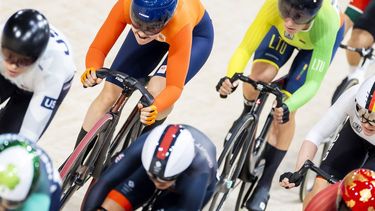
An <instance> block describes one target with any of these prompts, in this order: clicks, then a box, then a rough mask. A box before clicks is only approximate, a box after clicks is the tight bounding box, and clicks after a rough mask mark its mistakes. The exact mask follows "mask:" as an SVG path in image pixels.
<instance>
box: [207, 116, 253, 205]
mask: <svg viewBox="0 0 375 211" xmlns="http://www.w3.org/2000/svg"><path fill="white" fill-rule="evenodd" d="M253 120H254V119H253V118H252V117H247V116H245V117H243V118H242V119H241V120H240V121H238V123H237V124H236V125H235V126H234V127H233V130H231V133H232V134H231V138H230V139H229V140H228V141H227V143H226V144H225V146H224V149H223V152H222V153H221V154H220V157H221V159H222V160H223V162H222V163H221V165H220V166H219V169H220V170H218V172H220V171H221V174H220V176H219V178H220V179H219V181H218V184H217V185H216V192H215V193H214V195H213V198H212V201H211V203H210V207H209V210H210V211H212V210H220V209H221V208H222V207H223V205H224V202H225V200H226V198H227V197H228V195H229V192H230V191H231V190H233V189H234V188H235V187H237V185H238V184H236V181H237V178H238V176H239V174H240V172H241V169H242V166H243V163H244V161H245V159H246V156H245V155H246V151H247V150H248V149H245V147H244V144H245V142H248V141H246V139H247V138H248V137H253V135H251V136H249V135H248V134H250V133H251V134H253V133H254V131H255V128H254V126H253V124H252V123H253V122H254V121H253ZM247 145H248V144H247ZM240 155H241V156H240ZM219 159H220V158H219Z"/></svg>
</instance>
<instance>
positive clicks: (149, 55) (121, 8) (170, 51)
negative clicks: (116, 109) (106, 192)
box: [77, 0, 214, 142]
mask: <svg viewBox="0 0 375 211" xmlns="http://www.w3.org/2000/svg"><path fill="white" fill-rule="evenodd" d="M128 24H129V25H130V26H131V32H129V33H128V34H127V37H126V39H125V41H124V43H123V44H122V46H121V48H120V50H119V52H118V54H117V56H116V58H115V60H114V62H113V64H112V67H111V69H114V70H118V71H123V72H125V73H127V74H128V75H130V76H132V77H134V78H137V79H139V78H144V77H146V76H147V75H149V74H150V73H151V72H152V71H153V70H154V69H155V68H156V67H157V70H156V72H155V73H154V74H153V75H152V76H153V77H152V78H151V80H150V81H149V83H148V85H147V88H148V90H149V91H150V92H151V94H153V95H154V96H155V103H154V104H153V105H151V106H149V107H145V108H144V107H142V105H141V104H139V105H138V106H139V108H140V109H141V114H140V115H141V122H142V123H144V124H146V125H150V126H148V127H146V128H145V130H144V132H146V131H148V130H150V129H151V128H153V127H155V126H157V125H159V124H161V123H162V122H163V121H164V120H165V118H166V116H167V115H168V114H169V113H170V111H171V109H172V107H173V104H174V103H175V102H176V101H177V99H178V98H179V97H180V95H181V92H182V89H183V87H184V84H186V83H187V82H188V81H190V80H191V79H192V78H193V76H194V75H195V74H196V73H197V72H198V71H199V70H200V68H201V67H202V66H203V64H204V63H205V62H206V60H207V58H208V56H209V54H210V52H211V49H212V45H213V38H214V32H213V27H212V23H211V19H210V17H209V15H208V13H207V12H206V10H205V9H204V7H203V5H202V3H201V2H200V1H199V0H155V1H147V0H131V1H130V0H129V1H126V0H118V1H117V3H116V4H115V6H114V7H113V8H112V10H111V12H110V14H109V16H108V18H107V20H106V21H105V22H104V24H103V26H102V27H101V29H100V30H99V32H98V34H97V35H96V37H95V40H94V41H93V43H92V44H91V46H90V48H89V50H88V52H87V56H86V67H87V69H86V71H85V72H84V73H83V74H82V77H81V81H82V83H83V85H84V86H93V85H95V84H97V83H99V82H100V79H97V78H96V75H95V70H96V69H98V68H101V67H102V66H103V62H104V59H105V57H106V55H107V53H108V51H109V50H110V49H111V47H112V46H113V44H114V43H115V41H116V40H117V38H118V37H119V35H120V34H121V32H122V31H123V30H124V28H125V26H126V25H128ZM159 63H161V65H158V64H159ZM121 84H122V83H121V81H119V79H116V78H107V81H106V82H105V84H104V89H103V91H102V92H101V93H100V94H99V96H98V97H97V98H96V99H95V100H94V102H93V103H92V104H91V106H90V108H89V110H88V112H87V114H86V117H85V120H84V123H83V127H82V129H81V131H80V134H79V136H78V139H77V142H79V141H80V140H81V139H82V138H83V137H84V136H85V134H86V133H87V131H88V130H90V129H91V128H92V127H93V125H94V124H95V122H96V121H97V120H99V118H101V117H102V116H103V115H104V113H105V112H106V111H108V109H109V108H110V107H111V106H112V105H113V104H114V102H115V100H116V99H117V97H118V96H119V94H120V93H121V91H122V88H121V86H122V85H121ZM151 124H154V125H153V126H152V125H151Z"/></svg>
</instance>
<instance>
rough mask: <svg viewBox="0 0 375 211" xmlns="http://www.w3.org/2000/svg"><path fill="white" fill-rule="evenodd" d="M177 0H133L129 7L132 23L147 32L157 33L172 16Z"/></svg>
mask: <svg viewBox="0 0 375 211" xmlns="http://www.w3.org/2000/svg"><path fill="white" fill-rule="evenodd" d="M177 2H178V0H133V1H132V4H131V9H130V17H131V20H132V25H133V27H134V28H136V29H140V30H141V31H143V32H148V34H157V33H159V32H160V31H161V30H162V29H163V28H164V26H165V25H166V24H167V23H168V21H169V20H170V19H171V18H172V16H173V14H174V12H175V10H176V7H177Z"/></svg>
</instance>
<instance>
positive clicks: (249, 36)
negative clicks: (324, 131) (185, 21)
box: [219, 0, 344, 210]
mask: <svg viewBox="0 0 375 211" xmlns="http://www.w3.org/2000/svg"><path fill="white" fill-rule="evenodd" d="M341 20H342V19H341V16H340V13H339V11H338V9H337V7H335V6H334V5H331V3H330V1H328V0H266V1H265V3H264V5H263V6H262V8H261V9H260V11H259V13H258V15H257V17H256V18H255V20H254V22H253V23H252V24H251V26H250V27H249V29H248V30H247V32H246V35H245V37H244V39H243V41H242V42H241V44H240V46H239V47H238V48H237V49H236V51H235V53H234V55H233V56H232V58H231V60H230V62H229V66H228V72H227V75H226V77H224V78H222V79H221V80H220V81H219V86H220V89H219V92H220V94H222V95H228V94H230V93H231V92H232V91H233V89H234V88H235V87H234V85H233V84H232V83H231V82H230V80H229V79H228V77H231V76H233V74H234V73H236V72H243V70H244V69H245V67H246V65H247V63H248V61H249V59H250V57H251V56H252V55H253V53H254V52H255V54H254V64H253V67H252V71H251V73H250V76H249V77H250V78H252V79H254V80H259V81H265V82H271V81H272V80H273V79H274V78H275V76H276V75H277V72H278V70H279V68H280V67H281V66H283V65H284V64H285V63H286V62H287V60H288V59H289V58H290V57H291V55H292V53H293V51H294V49H297V50H298V51H299V52H298V54H297V56H296V58H295V59H294V61H293V64H292V66H291V68H290V71H289V73H288V75H287V76H286V78H285V79H284V80H283V81H282V82H283V83H282V88H283V89H284V90H285V93H286V96H287V97H288V98H287V99H286V100H285V102H284V103H283V105H282V107H281V108H275V112H274V120H275V121H274V124H273V126H272V129H271V132H270V135H269V138H268V143H267V146H266V149H265V150H266V152H265V160H266V164H265V165H266V166H265V169H264V173H263V176H262V177H261V178H260V180H259V182H258V185H257V187H256V189H255V192H254V194H253V195H252V196H251V198H250V199H249V200H248V201H247V203H246V206H247V208H249V209H251V210H264V209H265V208H266V205H267V202H268V199H269V190H270V187H271V183H272V178H273V176H274V174H275V171H276V169H277V167H278V166H279V164H280V162H281V161H282V159H283V157H284V156H285V153H286V151H287V149H288V147H289V145H290V142H291V140H292V138H293V134H294V128H295V120H294V118H295V112H296V110H297V109H298V108H300V107H301V106H302V105H304V104H305V103H307V102H308V101H309V100H310V99H311V98H312V97H313V96H314V95H315V94H316V92H317V91H318V89H319V87H320V84H321V82H322V80H323V78H324V76H325V74H326V72H327V70H328V67H329V64H330V62H331V60H332V58H333V56H334V54H335V52H336V50H337V47H338V45H339V43H340V42H341V40H342V38H343V32H344V24H343V21H341ZM243 93H244V98H245V104H244V111H243V112H248V111H249V110H250V108H251V106H252V105H253V104H254V99H255V97H256V96H257V95H258V92H256V91H255V90H254V89H253V88H252V87H251V86H250V85H246V84H244V87H243ZM288 119H290V120H289V122H287V121H288ZM285 122H287V123H285ZM283 123H285V124H283Z"/></svg>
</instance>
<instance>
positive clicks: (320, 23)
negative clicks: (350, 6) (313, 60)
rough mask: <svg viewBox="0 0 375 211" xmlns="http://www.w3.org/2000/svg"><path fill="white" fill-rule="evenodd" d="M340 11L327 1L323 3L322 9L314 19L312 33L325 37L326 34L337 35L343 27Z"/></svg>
mask: <svg viewBox="0 0 375 211" xmlns="http://www.w3.org/2000/svg"><path fill="white" fill-rule="evenodd" d="M340 13H341V12H340V11H339V10H338V8H336V7H335V6H334V5H332V4H331V3H330V2H328V1H327V0H325V1H323V5H322V8H321V9H320V10H319V12H318V14H317V16H316V17H315V18H314V22H313V26H312V28H311V33H313V34H316V36H319V37H323V36H322V35H325V34H328V33H330V34H335V35H336V34H337V31H338V30H339V29H340V26H341V25H342V19H341V16H340Z"/></svg>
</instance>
